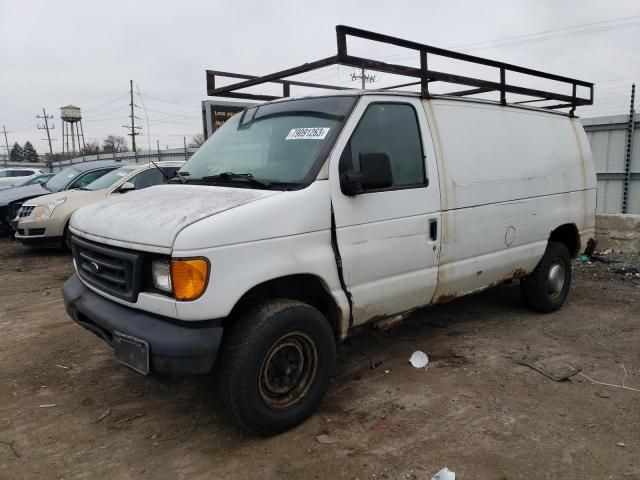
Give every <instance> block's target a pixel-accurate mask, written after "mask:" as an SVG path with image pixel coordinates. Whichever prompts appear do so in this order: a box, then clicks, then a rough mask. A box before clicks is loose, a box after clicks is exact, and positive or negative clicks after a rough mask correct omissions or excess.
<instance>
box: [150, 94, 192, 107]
mask: <svg viewBox="0 0 640 480" xmlns="http://www.w3.org/2000/svg"><path fill="white" fill-rule="evenodd" d="M143 96H144V97H146V98H153V99H154V100H158V101H160V102H165V103H173V104H174V105H181V106H183V107H188V108H194V105H186V104H184V103H180V102H174V101H172V100H166V99H164V98H160V97H154V96H153V95H148V94H146V93H145V94H143Z"/></svg>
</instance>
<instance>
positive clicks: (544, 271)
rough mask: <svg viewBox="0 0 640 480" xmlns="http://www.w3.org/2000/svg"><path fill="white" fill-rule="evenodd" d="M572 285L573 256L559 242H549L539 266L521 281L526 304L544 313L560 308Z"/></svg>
mask: <svg viewBox="0 0 640 480" xmlns="http://www.w3.org/2000/svg"><path fill="white" fill-rule="evenodd" d="M570 287H571V257H570V256H569V250H567V247H566V246H565V245H564V244H562V243H558V242H549V244H548V245H547V249H546V251H545V252H544V256H543V257H542V260H540V263H539V264H538V266H537V267H536V268H535V270H534V271H533V272H531V273H530V274H529V275H528V276H527V277H525V278H523V279H522V280H521V281H520V288H521V291H522V297H523V298H524V301H525V303H526V305H527V306H528V307H529V308H532V309H533V310H537V311H539V312H543V313H550V312H555V311H556V310H558V309H559V308H560V307H561V306H562V304H563V303H564V301H565V299H566V298H567V295H568V294H569V288H570Z"/></svg>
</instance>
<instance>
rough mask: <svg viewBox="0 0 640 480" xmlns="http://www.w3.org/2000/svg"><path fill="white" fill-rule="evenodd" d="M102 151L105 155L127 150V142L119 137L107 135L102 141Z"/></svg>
mask: <svg viewBox="0 0 640 480" xmlns="http://www.w3.org/2000/svg"><path fill="white" fill-rule="evenodd" d="M102 149H103V150H104V151H105V152H107V153H118V152H124V151H126V150H127V141H126V140H125V138H124V137H121V136H119V135H107V136H106V138H105V139H104V140H103V141H102Z"/></svg>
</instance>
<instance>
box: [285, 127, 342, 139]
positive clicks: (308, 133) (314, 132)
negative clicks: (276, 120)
mask: <svg viewBox="0 0 640 480" xmlns="http://www.w3.org/2000/svg"><path fill="white" fill-rule="evenodd" d="M329 130H331V129H330V128H292V129H291V130H290V131H289V134H288V135H287V137H286V138H285V140H324V137H326V136H327V133H329Z"/></svg>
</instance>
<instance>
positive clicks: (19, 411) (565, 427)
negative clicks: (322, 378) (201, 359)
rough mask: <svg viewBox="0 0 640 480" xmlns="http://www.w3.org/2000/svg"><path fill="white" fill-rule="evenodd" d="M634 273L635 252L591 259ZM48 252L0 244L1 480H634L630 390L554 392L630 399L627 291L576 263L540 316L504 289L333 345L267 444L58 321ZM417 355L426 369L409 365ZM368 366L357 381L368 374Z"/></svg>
mask: <svg viewBox="0 0 640 480" xmlns="http://www.w3.org/2000/svg"><path fill="white" fill-rule="evenodd" d="M605 258H607V259H611V258H615V259H616V260H618V261H624V262H628V263H631V264H634V265H636V266H638V265H640V259H639V258H638V257H637V256H629V255H626V256H620V255H615V254H609V255H606V256H605ZM70 274H71V260H70V258H69V256H68V255H66V254H64V253H61V252H51V251H31V250H28V249H26V248H24V247H22V246H20V245H18V244H15V243H13V242H9V241H5V240H0V356H1V360H2V362H1V363H0V365H2V366H1V367H0V407H1V408H0V412H1V413H0V478H1V479H12V480H13V479H56V480H58V479H65V480H68V479H95V478H118V479H133V478H136V479H138V478H140V479H146V478H148V479H205V478H206V479H209V478H263V479H276V478H278V479H280V478H284V479H297V478H305V479H314V478H332V479H335V478H346V479H356V478H359V479H380V478H388V479H407V480H408V479H413V478H415V479H427V480H428V479H430V478H431V477H432V476H433V474H435V473H436V472H437V471H438V470H440V468H442V467H444V466H447V467H449V468H450V469H451V470H453V471H455V472H456V478H459V479H532V478H536V479H551V478H562V479H574V478H575V479H596V478H598V479H600V478H603V479H608V478H613V479H616V478H624V479H626V478H635V479H640V391H633V390H629V389H627V390H625V389H621V388H614V387H607V386H603V385H595V384H593V383H592V382H591V381H590V380H589V379H587V378H586V377H584V376H581V375H576V376H574V377H573V378H571V380H568V381H565V382H561V383H557V382H554V381H551V380H549V379H548V378H546V377H545V376H543V375H542V374H540V373H538V372H536V371H534V370H532V369H530V368H528V367H526V366H523V365H519V364H516V363H514V359H522V358H525V359H528V360H529V361H532V362H535V363H536V364H538V365H541V366H543V367H544V368H546V369H548V370H550V371H552V372H554V373H565V372H567V365H571V366H574V367H581V368H582V369H583V370H582V373H584V374H585V375H587V376H589V377H591V378H592V379H594V380H597V381H602V382H607V383H613V384H623V383H624V385H626V386H630V387H633V388H636V389H640V350H639V348H638V345H639V343H640V308H639V307H640V278H637V277H635V276H634V275H633V274H631V275H625V274H618V273H614V272H613V270H612V269H611V265H608V264H605V263H602V262H593V263H589V262H584V261H576V262H575V268H574V282H573V286H572V291H571V293H570V295H569V298H568V301H567V303H566V304H565V306H564V307H563V308H562V309H561V310H560V311H559V312H556V313H554V314H550V315H540V314H536V313H532V312H530V311H528V310H526V309H525V308H523V306H522V305H521V301H520V296H519V288H518V285H517V283H514V284H512V285H503V286H500V287H497V288H494V289H492V290H490V291H487V292H484V293H481V294H478V295H473V296H470V297H466V298H463V299H459V300H457V301H455V302H452V303H450V304H446V305H440V306H437V307H434V308H432V309H428V310H426V311H424V312H422V313H421V314H418V315H415V316H414V317H412V318H410V319H408V320H407V321H406V322H405V323H404V324H402V325H401V326H398V327H396V328H394V329H392V330H389V331H386V332H381V331H373V330H369V329H367V330H365V331H363V332H362V333H361V334H360V335H358V336H356V337H353V338H352V339H350V340H348V341H347V342H346V343H344V344H342V345H341V346H340V348H339V358H338V371H337V373H336V376H335V379H334V381H333V384H332V385H331V387H330V390H329V393H328V395H327V397H326V399H325V401H324V402H323V404H322V406H321V408H320V410H319V411H318V412H317V414H316V415H314V416H313V417H312V418H311V419H309V420H308V421H307V422H306V423H304V424H303V425H301V426H299V427H298V428H295V429H293V430H292V431H290V432H287V433H285V434H282V435H280V436H278V437H274V438H270V439H260V438H255V437H252V436H250V435H248V434H246V433H244V432H243V431H242V430H240V429H239V428H238V427H237V426H236V425H235V424H234V423H233V422H232V421H231V420H230V419H229V418H228V417H227V415H226V414H225V412H224V411H223V410H222V409H221V407H220V405H219V403H218V401H217V399H216V392H215V388H214V383H213V382H212V381H211V378H209V377H193V378H183V379H175V380H173V381H164V382H160V381H158V380H156V379H154V378H148V377H143V376H141V375H138V374H136V373H134V372H132V371H131V370H129V369H127V368H126V367H124V366H121V365H119V364H118V363H116V362H115V361H114V359H113V357H112V353H111V350H110V349H109V348H108V347H107V346H106V345H104V344H103V343H101V342H100V341H99V340H98V339H97V338H96V337H95V336H93V335H92V334H90V333H89V332H87V331H85V330H83V329H82V328H80V327H78V326H77V325H75V324H73V322H72V321H71V320H70V319H69V318H68V317H67V316H66V314H65V312H64V307H63V303H62V299H61V295H60V288H61V286H62V283H63V282H64V280H65V279H66V278H67V277H68V276H69V275H70ZM415 350H423V351H425V352H426V353H427V354H428V355H429V358H430V364H429V367H428V369H427V370H426V371H421V370H417V369H414V368H413V367H412V366H411V365H410V364H409V363H408V359H409V356H410V355H411V353H412V352H413V351H415ZM372 362H374V363H375V364H376V365H377V364H378V363H379V365H378V366H377V368H375V369H372V368H371V366H370V365H371V363H372Z"/></svg>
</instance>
